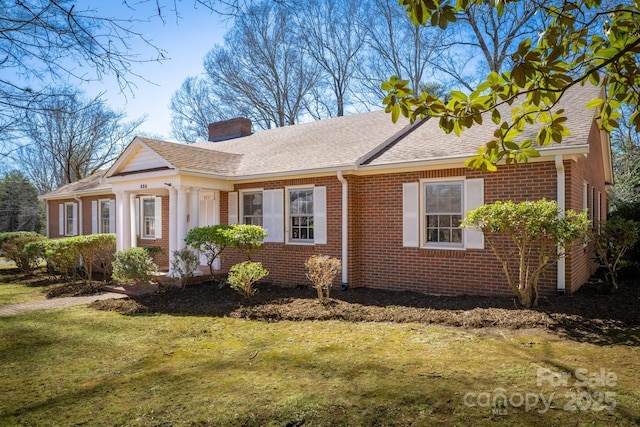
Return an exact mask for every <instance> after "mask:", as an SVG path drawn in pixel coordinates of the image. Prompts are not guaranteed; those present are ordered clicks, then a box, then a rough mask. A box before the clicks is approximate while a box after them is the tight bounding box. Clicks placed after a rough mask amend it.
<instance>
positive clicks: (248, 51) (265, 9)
mask: <svg viewBox="0 0 640 427" xmlns="http://www.w3.org/2000/svg"><path fill="white" fill-rule="evenodd" d="M291 29H292V15H291V12H290V10H289V9H288V8H285V7H282V6H279V5H277V4H274V3H273V2H271V1H269V0H267V1H265V2H263V3H261V4H259V5H256V6H252V7H250V8H249V9H248V10H247V11H246V12H245V13H244V14H242V15H241V16H239V17H237V19H236V22H235V25H234V26H233V28H232V29H231V30H230V31H229V33H227V35H226V37H225V45H224V46H216V47H215V48H214V49H212V50H211V51H210V52H209V53H208V54H207V55H206V58H205V61H204V68H205V71H206V73H207V76H208V78H209V82H210V84H211V86H212V87H213V92H214V95H215V96H216V97H217V98H218V99H221V100H223V102H225V103H228V105H229V108H232V109H233V110H235V111H238V112H242V113H243V114H244V115H246V116H248V117H249V118H251V119H252V120H253V121H254V123H255V124H256V125H257V126H258V127H261V128H271V127H277V126H286V125H291V124H294V123H296V122H297V121H298V118H299V116H300V114H301V112H302V107H303V105H304V101H305V97H306V96H307V94H308V93H309V91H310V90H311V88H312V87H313V86H314V85H315V84H316V82H317V81H318V70H317V66H316V65H315V64H313V63H312V62H310V61H309V60H308V59H307V58H306V56H305V54H304V52H303V50H302V49H301V48H300V46H299V44H298V43H297V41H298V40H297V38H296V35H295V33H294V32H293V31H292V30H291Z"/></svg>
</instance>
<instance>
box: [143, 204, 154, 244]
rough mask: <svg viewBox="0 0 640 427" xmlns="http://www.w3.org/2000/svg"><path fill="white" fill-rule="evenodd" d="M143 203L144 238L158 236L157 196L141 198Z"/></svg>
mask: <svg viewBox="0 0 640 427" xmlns="http://www.w3.org/2000/svg"><path fill="white" fill-rule="evenodd" d="M141 205H142V209H141V211H142V215H141V222H142V224H141V225H142V227H141V228H142V233H141V237H142V238H143V239H155V237H156V198H155V197H143V198H142V199H141Z"/></svg>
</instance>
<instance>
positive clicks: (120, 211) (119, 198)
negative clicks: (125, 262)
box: [116, 191, 125, 251]
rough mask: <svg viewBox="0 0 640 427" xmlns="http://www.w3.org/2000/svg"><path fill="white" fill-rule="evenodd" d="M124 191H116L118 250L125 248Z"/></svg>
mask: <svg viewBox="0 0 640 427" xmlns="http://www.w3.org/2000/svg"><path fill="white" fill-rule="evenodd" d="M124 228H125V222H124V192H123V191H118V192H117V193H116V250H118V251H122V250H124V232H123V229H124Z"/></svg>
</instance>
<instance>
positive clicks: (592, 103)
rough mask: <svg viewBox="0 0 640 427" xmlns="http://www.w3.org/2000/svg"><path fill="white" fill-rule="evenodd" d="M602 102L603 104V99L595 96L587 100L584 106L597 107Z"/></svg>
mask: <svg viewBox="0 0 640 427" xmlns="http://www.w3.org/2000/svg"><path fill="white" fill-rule="evenodd" d="M602 104H604V99H602V98H595V99H592V100H591V101H589V102H587V105H586V107H587V108H597V107H599V106H601V105H602Z"/></svg>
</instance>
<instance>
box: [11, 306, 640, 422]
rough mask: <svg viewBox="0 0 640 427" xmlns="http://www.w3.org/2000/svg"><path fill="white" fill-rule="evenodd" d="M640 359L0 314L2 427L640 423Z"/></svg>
mask: <svg viewBox="0 0 640 427" xmlns="http://www.w3.org/2000/svg"><path fill="white" fill-rule="evenodd" d="M629 332H630V333H634V334H636V333H637V332H634V331H632V330H629ZM639 351H640V350H639V347H638V346H637V345H612V344H609V345H596V344H590V343H587V342H577V341H576V340H571V339H567V338H561V337H559V336H558V335H553V334H551V333H549V332H547V331H544V330H540V329H538V330H533V329H527V330H510V329H505V328H484V329H467V328H462V327H459V328H455V327H444V326H434V325H426V324H420V323H390V322H348V321H336V320H328V321H295V322H294V321H278V322H273V321H256V320H247V319H240V318H230V317H224V316H219V317H217V316H203V315H172V314H146V315H140V314H138V315H122V314H118V313H115V312H106V311H99V310H95V309H92V308H87V307H75V308H69V309H64V310H54V311H41V312H34V313H29V314H24V315H18V316H14V317H9V318H1V319H0V365H1V366H2V370H0V396H2V399H0V425H36V426H39V425H66V426H70V425H91V426H94V425H97V426H101V425H104V426H114V425H127V426H192V425H197V426H225V425H232V426H236V425H246V426H262V425H273V426H284V425H288V426H299V425H304V426H346V425H350V426H351V425H363V426H369V425H398V426H405V425H461V426H462V425H464V426H468V425H514V426H515V425H531V426H534V425H535V426H539V425H572V426H576V425H602V426H605V425H634V424H635V423H638V422H640V387H639V385H640V371H639V370H638V366H640V354H639ZM569 374H570V375H571V376H570V377H567V375H569ZM576 374H577V375H578V376H584V377H585V378H586V379H588V381H584V382H585V383H587V384H584V386H581V385H580V382H582V380H581V378H576ZM614 376H615V379H614ZM565 380H566V381H565ZM600 380H602V381H600ZM501 396H504V397H506V400H505V399H501ZM536 396H537V397H536ZM534 398H535V399H534ZM542 399H544V401H545V402H547V403H548V402H550V405H547V406H545V405H546V404H544V403H543V401H542ZM614 401H615V403H614ZM527 402H528V403H527ZM545 408H546V409H545Z"/></svg>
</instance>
